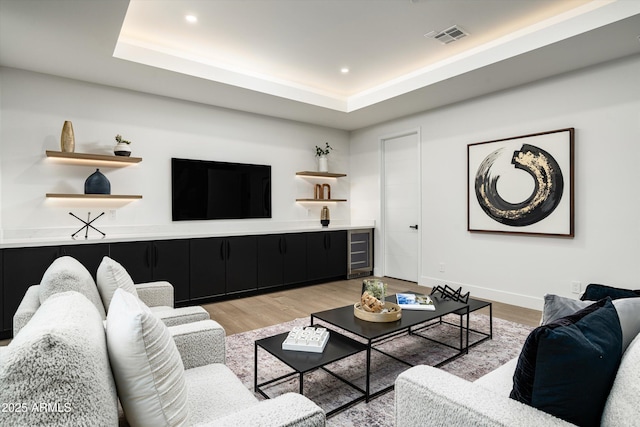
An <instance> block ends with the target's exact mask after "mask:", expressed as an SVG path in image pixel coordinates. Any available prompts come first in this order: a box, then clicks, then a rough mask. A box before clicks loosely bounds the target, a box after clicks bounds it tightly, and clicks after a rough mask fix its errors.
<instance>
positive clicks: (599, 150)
mask: <svg viewBox="0 0 640 427" xmlns="http://www.w3.org/2000/svg"><path fill="white" fill-rule="evenodd" d="M638 76H640V56H634V57H632V58H627V59H626V60H621V61H616V62H612V63H609V64H605V65H602V66H597V67H593V68H590V69H586V70H582V71H579V72H574V73H571V74H566V75H562V76H558V77H555V78H551V79H547V80H544V81H540V82H537V83H534V84H530V85H527V86H524V87H520V88H515V89H512V90H509V91H504V92H501V93H496V94H492V95H489V96H484V97H481V98H478V99H474V100H470V101H467V102H463V103H459V104H455V105H451V106H448V107H445V108H441V109H438V110H435V111H430V112H425V113H423V114H419V115H416V116H412V117H407V118H403V119H400V120H395V121H392V122H389V123H384V124H380V125H377V126H373V127H370V128H367V129H362V130H359V131H356V132H353V133H352V135H351V203H352V219H353V220H357V219H360V218H363V219H364V218H373V219H375V220H376V221H377V223H378V222H379V221H380V219H381V218H380V182H379V173H380V137H381V136H383V135H388V134H393V133H397V132H402V131H405V130H409V129H414V128H417V127H420V129H421V133H422V141H421V144H422V147H421V148H422V159H421V164H422V177H423V179H422V201H421V202H422V221H421V230H422V233H421V240H422V260H421V261H420V266H419V268H420V274H421V275H420V284H423V285H427V286H433V285H435V284H441V283H447V284H450V285H452V286H455V287H458V286H463V288H464V289H465V290H470V291H471V292H472V295H476V296H480V297H488V298H492V299H495V300H498V301H503V302H508V303H513V304H517V305H521V306H527V307H531V308H537V309H540V308H541V307H542V303H541V301H542V300H541V298H542V296H543V295H544V294H545V293H556V294H560V295H565V296H573V297H576V295H572V294H571V292H570V284H571V281H574V280H577V281H581V282H582V284H583V288H584V286H586V284H588V283H607V284H612V285H616V286H620V287H628V288H634V289H637V288H640V262H639V261H638V260H639V255H640V227H639V220H640V215H639V211H640V200H639V199H640V190H639V183H640V167H638V159H640V84H638ZM567 127H574V128H575V129H576V134H575V238H572V239H569V238H557V237H535V236H516V235H500V234H484V233H470V232H468V231H467V229H466V228H467V224H466V215H467V202H466V200H467V184H466V176H467V175H466V168H467V153H466V149H467V144H469V143H474V142H482V141H489V140H494V139H500V138H508V137H512V136H518V135H526V134H531V133H536V132H544V131H551V130H556V129H562V128H567ZM377 232H378V235H377V236H376V237H377V240H376V241H377V243H378V244H377V245H376V248H375V254H376V259H375V264H376V266H377V268H378V271H377V273H378V274H381V273H383V272H382V271H380V270H379V269H380V268H381V266H382V260H383V248H382V247H380V245H379V242H380V238H379V237H380V236H379V232H380V231H379V230H377ZM441 262H443V263H445V265H446V271H445V272H444V273H441V272H440V271H439V268H438V265H439V263H441Z"/></svg>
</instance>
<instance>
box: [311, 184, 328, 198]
mask: <svg viewBox="0 0 640 427" xmlns="http://www.w3.org/2000/svg"><path fill="white" fill-rule="evenodd" d="M325 188H326V189H327V197H326V199H327V200H331V186H330V185H329V184H322V185H320V184H316V186H315V192H314V195H313V198H314V199H316V200H324V199H325V197H324V194H325V193H324V189H325Z"/></svg>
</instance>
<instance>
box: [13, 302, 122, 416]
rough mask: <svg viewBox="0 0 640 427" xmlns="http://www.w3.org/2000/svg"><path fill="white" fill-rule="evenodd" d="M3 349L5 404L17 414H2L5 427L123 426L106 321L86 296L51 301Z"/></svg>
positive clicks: (40, 308)
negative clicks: (107, 339) (110, 356)
mask: <svg viewBox="0 0 640 427" xmlns="http://www.w3.org/2000/svg"><path fill="white" fill-rule="evenodd" d="M4 349H5V351H4V352H3V353H2V363H0V402H2V403H3V405H7V404H10V405H14V404H15V405H16V406H15V408H16V409H17V410H16V411H7V410H6V409H7V406H5V407H4V408H3V409H5V410H0V426H36V425H39V426H45V425H46V426H53V425H58V426H63V425H86V426H89V425H92V426H114V425H118V398H117V396H116V387H115V384H114V381H113V376H112V375H111V368H110V366H109V358H108V357H107V343H106V340H105V335H104V326H103V323H102V318H101V317H100V314H99V313H98V311H97V310H96V308H95V306H94V304H92V303H91V302H90V301H89V300H88V299H87V298H86V297H85V296H83V295H82V294H80V293H78V292H59V293H57V294H55V295H52V296H51V297H50V298H47V300H46V301H45V302H43V303H42V305H41V306H40V307H39V308H38V310H37V311H36V312H35V314H34V315H33V317H32V318H31V320H29V322H28V323H27V324H26V325H25V326H24V328H22V329H21V330H20V332H19V333H18V334H16V336H15V337H14V338H13V340H12V341H11V342H10V343H9V345H8V346H7V347H4ZM43 404H45V406H46V405H49V406H47V408H45V410H43V409H39V408H41V406H40V405H43ZM18 405H19V406H18ZM51 405H55V406H53V409H52V406H51ZM38 409H39V410H38Z"/></svg>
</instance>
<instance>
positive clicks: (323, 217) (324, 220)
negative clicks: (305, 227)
mask: <svg viewBox="0 0 640 427" xmlns="http://www.w3.org/2000/svg"><path fill="white" fill-rule="evenodd" d="M329 222H331V219H330V218H329V208H328V207H326V206H323V207H322V210H321V211H320V224H322V226H323V227H328V226H329Z"/></svg>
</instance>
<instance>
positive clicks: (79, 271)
mask: <svg viewBox="0 0 640 427" xmlns="http://www.w3.org/2000/svg"><path fill="white" fill-rule="evenodd" d="M96 282H97V283H96ZM7 286H10V284H7ZM118 287H125V288H127V290H129V291H130V292H132V293H133V294H135V295H137V296H138V298H140V299H141V300H142V301H143V302H144V303H145V304H146V305H147V306H149V307H150V308H151V310H152V311H153V312H154V313H156V315H157V316H158V317H160V318H161V319H162V320H163V322H164V323H165V324H166V325H167V326H175V325H180V324H183V323H190V322H195V321H199V320H206V319H209V317H210V316H209V313H208V312H207V311H206V310H205V309H204V308H202V307H200V306H191V307H180V308H174V306H173V305H174V297H173V286H172V285H171V283H169V282H166V281H156V282H149V283H139V284H134V283H133V280H131V276H129V274H128V273H127V271H126V270H125V269H124V268H123V267H122V266H121V265H120V264H119V263H118V262H116V261H114V260H112V259H111V258H109V257H104V258H103V260H102V262H101V263H100V266H99V267H98V271H97V274H96V281H94V280H93V277H92V276H91V273H89V271H88V270H87V269H86V268H85V267H84V266H83V265H82V264H81V263H80V262H78V261H77V260H76V259H74V258H72V257H69V256H63V257H60V258H57V259H56V260H55V261H54V262H53V263H52V264H51V265H50V266H49V268H48V269H47V271H46V272H45V273H44V275H43V278H42V281H41V283H40V284H39V285H32V286H30V287H29V288H28V289H27V292H26V293H25V295H24V297H23V298H22V301H21V302H20V305H19V306H18V309H17V310H16V312H15V314H14V316H13V336H16V334H17V333H18V332H19V331H20V329H22V328H23V327H24V325H26V324H27V322H28V321H29V319H31V317H32V316H33V315H34V313H35V312H36V311H37V310H38V308H39V307H40V304H41V302H42V301H43V300H44V299H45V298H46V295H49V294H51V293H53V292H59V291H61V290H77V291H80V292H81V293H83V294H84V295H85V296H87V297H88V298H89V299H90V300H91V301H92V302H94V303H95V304H96V307H97V308H98V312H99V313H100V314H101V315H102V317H103V318H105V317H106V313H107V311H108V308H109V301H110V300H111V295H112V294H113V292H114V291H115V289H116V288H118Z"/></svg>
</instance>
